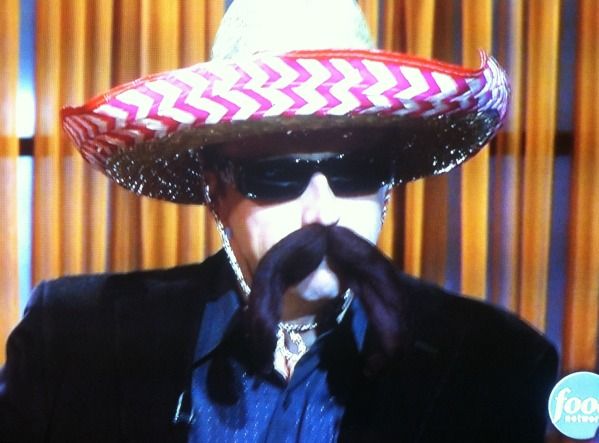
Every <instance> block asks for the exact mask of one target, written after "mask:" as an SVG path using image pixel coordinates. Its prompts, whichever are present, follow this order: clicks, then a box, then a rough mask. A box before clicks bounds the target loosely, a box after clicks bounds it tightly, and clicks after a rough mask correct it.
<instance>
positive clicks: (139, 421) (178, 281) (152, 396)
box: [112, 258, 218, 442]
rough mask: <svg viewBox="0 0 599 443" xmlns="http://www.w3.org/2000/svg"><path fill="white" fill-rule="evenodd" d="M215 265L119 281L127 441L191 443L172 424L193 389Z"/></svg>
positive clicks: (123, 414) (117, 307) (118, 350)
mask: <svg viewBox="0 0 599 443" xmlns="http://www.w3.org/2000/svg"><path fill="white" fill-rule="evenodd" d="M214 262H215V259H214V258H212V259H209V260H208V263H207V265H205V266H204V265H202V266H187V267H182V268H176V269H174V270H170V271H157V272H151V273H136V274H128V275H124V276H115V277H114V279H115V281H114V284H113V285H112V287H113V288H114V295H115V297H116V301H115V305H114V306H115V311H114V315H115V325H116V355H117V373H118V385H119V392H120V403H119V404H120V408H121V410H120V417H121V423H120V428H121V433H122V434H123V437H124V438H125V440H126V441H140V442H142V441H165V442H168V441H185V440H184V439H183V436H184V435H186V429H184V431H185V432H181V429H177V428H176V427H175V426H173V424H172V422H173V417H174V415H175V411H176V409H177V403H178V399H179V396H180V395H181V393H182V392H183V391H185V390H186V389H187V388H188V385H189V381H190V373H191V365H192V359H193V353H194V347H195V343H196V338H197V334H198V328H199V324H200V319H201V318H202V312H203V309H204V304H205V303H206V301H207V300H209V299H210V298H211V297H213V296H214V290H215V287H216V286H218V285H215V277H217V276H218V273H217V274H215V273H214V272H211V271H213V268H214V264H215V263H214ZM117 291H118V292H117Z"/></svg>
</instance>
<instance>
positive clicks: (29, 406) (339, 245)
mask: <svg viewBox="0 0 599 443" xmlns="http://www.w3.org/2000/svg"><path fill="white" fill-rule="evenodd" d="M274 17H287V18H288V20H286V21H280V20H277V19H275V18H274ZM331 17H335V20H331ZM305 20H310V31H311V32H309V33H306V32H305V28H304V27H305V26H306V23H307V22H306V21H305ZM270 26H272V28H270ZM308 34H309V35H308ZM273 35H276V37H277V38H273V37H272V36H273ZM265 36H266V37H267V38H266V37H265ZM279 37H280V38H279ZM323 48H324V49H323ZM328 48H333V49H328ZM335 48H338V49H335ZM346 48H352V49H346ZM298 49H309V50H307V51H301V50H300V51H298ZM423 82H424V83H423ZM173 90H176V91H177V92H176V93H173ZM169 91H170V92H169ZM173 94H174V95H173ZM507 94H508V89H507V83H506V79H505V75H504V74H503V71H502V70H501V68H500V67H499V66H498V65H497V64H496V62H495V61H494V60H492V59H487V58H486V57H485V58H484V60H483V67H482V68H481V69H480V70H467V69H462V68H460V67H456V66H450V65H445V64H441V63H438V62H430V61H425V60H420V59H415V58H411V57H407V56H403V55H399V54H392V53H382V52H378V51H374V50H372V43H371V42H370V38H369V37H368V34H367V32H366V28H365V24H364V19H363V17H362V16H361V13H360V12H359V10H358V9H357V6H356V4H355V2H353V0H351V1H350V0H327V1H326V2H323V1H322V0H320V1H318V2H316V1H312V0H304V1H298V0H296V1H282V0H277V1H274V0H260V1H258V0H254V1H251V0H245V1H244V0H237V1H236V2H234V3H233V5H232V6H231V7H230V8H229V10H228V12H227V15H226V16H225V18H224V19H223V23H222V25H221V29H220V31H219V34H218V36H217V41H216V43H215V48H214V51H213V60H212V61H211V62H209V63H205V64H200V65H197V66H195V67H192V68H188V69H184V70H179V71H173V72H171V73H166V74H162V75H157V76H152V77H149V78H147V79H142V80H140V81H136V82H133V83H131V84H128V85H124V86H121V87H118V88H116V89H115V90H113V91H111V92H110V93H108V94H105V95H103V96H101V97H99V98H96V99H94V100H92V101H91V102H90V103H88V104H87V105H84V106H82V107H80V108H69V109H66V110H65V111H64V115H63V119H64V120H63V122H64V126H65V129H66V130H67V131H68V132H69V134H70V135H71V137H72V138H73V140H74V141H75V143H76V145H77V146H78V148H79V149H80V151H81V152H82V154H83V155H84V157H85V158H86V159H87V160H88V161H90V162H91V163H92V164H93V165H95V166H96V167H98V168H99V169H101V170H102V171H103V172H105V173H106V174H107V175H109V176H110V177H111V178H113V179H114V180H115V181H117V182H118V183H119V184H121V185H123V186H125V187H127V188H128V189H131V190H133V191H135V192H137V193H140V194H144V195H146V196H150V197H156V198H162V199H167V200H170V201H174V202H180V203H202V204H206V205H208V207H209V208H210V209H211V211H212V212H213V214H214V216H215V220H216V223H217V226H218V228H219V230H220V232H221V235H222V239H223V245H224V250H223V251H222V252H219V253H218V254H216V255H215V256H213V257H211V258H209V259H207V260H206V261H205V262H204V263H202V264H200V265H192V266H184V267H178V268H174V269H170V270H158V271H144V272H134V273H129V274H119V275H115V274H105V275H100V276H84V277H71V278H64V279H59V280H57V281H53V282H46V283H43V284H41V285H40V286H39V287H38V288H36V290H35V291H34V293H33V295H32V298H31V302H30V304H29V307H28V310H27V312H26V315H25V317H24V319H23V321H22V322H21V324H20V325H19V326H18V327H17V328H16V329H15V331H14V332H13V334H12V335H11V338H10V340H9V344H8V358H7V365H6V366H5V368H4V369H3V371H2V373H1V374H0V441H10V442H15V441H49V442H70V441H74V442H112V441H139V442H153V441H157V442H166V441H189V442H204V441H239V442H253V441H269V442H285V441H294V442H295V441H310V442H313V441H317V442H320V441H326V442H328V441H368V442H370V441H373V442H377V441H393V442H394V441H401V442H441V441H442V442H453V441H455V442H458V441H460V442H464V441H476V442H506V443H507V442H510V443H511V442H523V443H524V442H527V443H529V442H540V441H542V440H543V433H544V426H545V399H546V395H547V393H548V389H549V385H550V383H551V381H552V380H553V378H554V376H555V370H556V355H555V351H554V350H553V348H552V347H551V346H550V345H549V344H548V343H547V342H546V341H545V339H544V338H542V336H541V335H540V334H538V333H537V332H535V331H533V330H532V329H531V328H529V327H528V326H526V325H525V324H524V323H522V322H521V321H519V320H517V319H516V318H515V317H513V316H512V315H510V314H508V313H506V312H503V311H499V310H497V309H495V308H492V307H489V306H485V305H483V304H480V303H478V302H475V301H472V300H468V299H465V298H461V297H459V296H455V295H453V294H448V293H446V292H445V291H444V290H442V289H440V288H437V287H434V286H431V285H428V284H425V283H423V282H419V281H417V280H414V279H411V278H409V277H407V276H405V275H402V274H401V273H399V272H397V271H396V270H395V269H394V268H393V266H392V264H391V263H390V262H389V261H388V260H387V259H386V258H385V257H384V256H383V255H382V254H381V253H380V252H379V251H378V250H377V249H376V247H375V246H374V244H375V243H376V240H377V238H378V235H379V232H380V229H381V225H382V222H383V219H384V214H385V205H386V202H387V199H388V196H389V192H390V190H391V188H392V187H393V186H394V185H395V184H397V183H400V182H405V181H408V180H411V179H414V178H417V177H420V176H424V175H429V174H434V173H441V172H444V171H447V170H449V169H451V168H452V167H453V166H455V165H457V164H459V163H461V162H462V161H464V160H465V159H466V158H468V157H470V156H471V155H473V154H474V153H476V152H477V150H478V149H479V148H480V147H481V146H482V145H484V143H485V142H486V141H488V139H489V138H490V137H491V136H492V135H493V134H494V133H495V132H496V131H497V129H498V127H499V125H500V123H501V119H502V118H503V115H504V114H505V109H506V102H507ZM148 97H153V98H154V99H156V100H157V103H156V105H155V106H144V105H143V103H146V104H147V100H148ZM157 97H158V98H157ZM142 109H143V110H142Z"/></svg>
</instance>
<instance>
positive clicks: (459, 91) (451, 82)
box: [62, 0, 509, 203]
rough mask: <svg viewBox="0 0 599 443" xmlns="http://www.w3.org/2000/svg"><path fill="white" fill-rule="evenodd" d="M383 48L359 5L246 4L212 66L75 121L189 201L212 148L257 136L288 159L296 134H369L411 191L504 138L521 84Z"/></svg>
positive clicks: (80, 141)
mask: <svg viewBox="0 0 599 443" xmlns="http://www.w3.org/2000/svg"><path fill="white" fill-rule="evenodd" d="M333 18H334V19H333ZM372 46H373V45H372V42H371V39H370V36H369V33H368V30H367V26H366V23H365V20H364V17H363V15H362V13H361V12H360V10H359V8H358V6H357V4H356V3H355V1H354V0H327V1H322V0H236V1H235V2H234V3H233V5H232V6H231V7H230V8H229V10H228V11H227V13H226V14H225V17H224V18H223V21H222V23H221V27H220V29H219V31H218V34H217V38H216V41H215V44H214V48H213V57H212V60H211V61H209V62H206V63H200V64H197V65H194V66H191V67H188V68H184V69H178V70H174V71H170V72H165V73H161V74H155V75H150V76H147V77H144V78H142V79H139V80H136V81H133V82H131V83H127V84H125V85H122V86H119V87H116V88H114V89H112V90H111V91H109V92H108V93H106V94H103V95H101V96H99V97H96V98H95V99H92V100H91V101H89V102H88V103H86V104H85V105H83V106H80V107H67V108H65V109H63V113H62V120H63V126H64V128H65V130H66V131H67V133H68V134H69V136H70V137H71V139H72V140H73V141H74V143H75V144H76V146H77V148H78V149H79V151H80V152H81V154H82V155H83V157H84V158H85V159H86V160H87V161H88V162H90V163H91V164H92V165H93V166H95V167H96V168H97V169H99V170H101V171H102V172H104V173H105V174H106V175H108V176H109V177H111V178H112V179H114V180H115V181H116V182H117V183H119V184H120V185H122V186H124V187H125V188H127V189H130V190H132V191H134V192H136V193H138V194H143V195H147V196H150V197H155V198H160V199H165V200H169V201H174V202H179V203H203V191H202V189H203V186H202V185H203V178H202V172H201V171H202V148H204V147H206V146H219V145H222V144H228V145H231V144H234V145H236V146H238V154H239V155H246V156H247V155H259V154H258V153H256V152H248V151H247V150H250V149H255V146H256V142H255V141H256V140H259V141H260V143H268V140H269V139H276V140H277V143H278V144H277V146H278V148H279V149H280V150H281V153H284V152H285V149H287V150H288V152H290V151H289V150H293V149H294V141H295V140H297V137H298V136H301V137H313V136H314V133H316V132H318V133H320V134H324V133H326V134H329V135H330V134H335V135H339V137H340V138H343V139H348V140H351V139H352V137H354V136H355V137H359V136H358V135H357V134H364V133H368V134H371V135H372V136H373V137H372V139H373V140H377V143H378V144H381V145H384V147H385V149H388V152H389V155H390V157H391V158H392V160H393V162H394V164H395V165H396V166H395V170H396V171H395V175H396V177H395V178H396V181H397V182H405V181H409V180H412V179H415V178H418V177H422V176H426V175H431V174H439V173H442V172H446V171H448V170H450V169H452V168H453V167H455V166H456V165H458V164H460V163H461V162H463V161H464V160H466V159H467V158H468V157H470V156H472V155H473V154H475V153H476V152H477V151H478V150H479V149H480V148H481V147H482V146H483V145H484V144H485V143H486V142H487V141H488V140H489V139H490V138H491V137H492V136H493V135H494V134H495V133H496V131H497V130H498V128H499V126H500V124H501V121H502V119H503V117H504V115H505V112H506V107H507V101H508V94H509V87H508V84H507V79H506V76H505V73H504V71H503V70H502V69H501V67H500V66H499V65H498V64H497V62H496V61H495V60H494V59H493V58H490V57H487V55H486V54H484V53H481V59H482V62H481V67H480V68H479V69H465V68H462V67H460V66H455V65H450V64H446V63H440V62H436V61H429V60H424V59H420V58H416V57H412V56H408V55H404V54H398V53H393V52H384V51H378V50H375V49H372ZM286 139H287V141H288V143H286V142H285V140H286ZM251 140H254V143H248V141H251ZM364 148H368V149H373V148H374V147H373V146H365V147H364ZM377 148H380V147H377ZM215 149H217V148H215ZM244 149H245V150H246V152H244Z"/></svg>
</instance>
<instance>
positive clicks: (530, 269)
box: [0, 0, 599, 442]
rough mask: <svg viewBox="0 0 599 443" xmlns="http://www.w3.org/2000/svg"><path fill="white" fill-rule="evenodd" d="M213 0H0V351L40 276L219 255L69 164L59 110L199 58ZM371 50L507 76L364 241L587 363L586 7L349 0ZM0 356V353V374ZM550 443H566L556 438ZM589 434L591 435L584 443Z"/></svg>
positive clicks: (521, 1) (596, 47) (567, 358)
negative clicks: (495, 129) (471, 143)
mask: <svg viewBox="0 0 599 443" xmlns="http://www.w3.org/2000/svg"><path fill="white" fill-rule="evenodd" d="M229 3H230V2H229V1H223V0H37V1H36V0H3V1H2V4H1V5H0V60H2V62H1V63H0V230H1V232H0V341H1V342H2V345H1V346H2V347H3V346H4V342H5V340H6V337H7V336H8V334H9V332H10V330H11V329H12V328H13V327H14V325H15V324H16V322H17V321H18V319H19V317H20V316H21V315H22V311H23V309H24V307H25V304H26V302H27V297H28V295H29V293H30V291H31V288H32V287H33V286H34V285H35V284H37V283H38V282H40V281H41V280H43V279H49V278H55V277H58V276H61V275H67V274H79V273H87V272H104V271H127V270H131V269H140V268H155V267H168V266H173V265H176V264H179V263H185V262H192V261H199V260H202V259H203V258H204V257H206V256H207V255H209V254H211V253H213V252H214V251H216V250H218V248H219V245H220V243H219V240H218V239H217V236H216V235H215V230H214V228H213V226H212V222H211V220H210V216H209V214H208V213H207V211H205V210H204V209H203V208H202V207H193V206H176V205H173V204H169V203H161V202H156V201H151V200H150V199H147V198H145V197H144V198H140V197H137V196H135V195H132V194H131V195H130V194H129V193H128V192H126V191H124V190H122V189H120V188H118V187H116V186H115V185H112V184H111V183H109V181H108V179H107V178H105V177H104V176H103V175H101V174H100V173H98V172H95V171H93V170H92V169H90V168H88V167H87V166H86V165H84V163H83V160H82V159H81V158H80V157H79V155H78V154H77V153H76V152H75V150H74V148H73V146H72V145H71V144H70V143H69V142H68V140H67V139H66V136H65V134H64V133H63V132H62V131H61V128H60V126H59V110H60V108H61V107H62V106H64V105H66V104H82V103H84V102H85V101H87V100H88V99H90V98H92V97H93V96H95V95H97V94H99V93H102V92H104V91H106V90H108V89H109V88H110V87H112V86H115V85H118V84H121V83H123V82H126V81H129V80H133V79H135V78H138V77H140V76H142V75H146V74H150V73H155V72H159V71H163V70H169V69H173V68H177V67H183V66H188V65H191V64H194V63H198V62H201V61H204V60H207V59H208V58H209V50H210V47H211V42H212V39H213V37H214V33H215V31H216V29H217V26H218V23H219V21H220V19H221V17H222V15H223V13H224V11H225V9H226V8H227V6H228V4H229ZM359 3H360V4H361V6H362V8H363V11H364V13H365V15H366V17H367V19H368V21H369V23H370V26H371V30H372V32H373V34H374V36H375V37H376V38H377V39H378V42H379V47H381V48H384V49H391V50H395V51H402V52H409V53H412V54H417V55H421V56H425V57H434V58H438V59H441V60H445V61H449V62H455V63H460V64H465V65H467V66H470V67H477V66H478V64H479V55H478V49H484V50H486V51H488V52H489V53H491V54H493V55H494V56H495V57H496V58H497V59H498V60H499V61H500V63H501V64H502V65H503V66H504V67H505V68H506V69H507V71H508V73H509V76H510V78H511V84H512V100H511V104H510V111H509V114H508V117H507V121H506V123H505V125H504V127H503V129H502V131H501V133H500V135H499V137H497V139H496V140H494V141H493V142H492V143H491V145H490V146H489V147H488V148H486V149H485V150H483V151H482V152H481V153H480V154H478V155H477V156H476V157H475V158H474V159H473V160H472V161H470V162H468V163H467V164H466V165H464V166H463V167H461V168H458V169H457V170H454V171H453V172H451V173H449V174H446V175H444V176H439V177H434V178H429V179H425V180H419V181H417V182H414V183H411V184H409V185H407V186H405V187H402V188H399V189H397V191H396V192H395V195H394V196H393V200H392V203H391V210H390V215H389V216H388V218H387V221H386V225H385V228H384V232H383V235H382V238H381V241H380V246H381V248H383V250H384V251H385V252H386V253H387V254H389V255H390V256H391V257H392V258H393V259H394V260H395V261H396V262H397V264H398V266H399V267H400V268H402V269H403V270H405V271H406V272H408V273H410V274H413V275H416V276H421V277H422V278H424V279H427V280H430V281H433V282H437V283H438V284H440V285H443V286H445V287H448V288H450V289H453V290H456V291H459V292H463V293H465V294H468V295H469V296H472V297H476V298H479V299H485V300H487V301H488V302H490V303H493V304H496V305H500V306H503V307H504V308H506V309H509V310H511V311H513V312H516V313H517V314H518V315H520V316H521V317H523V318H524V319H526V320H527V321H528V322H529V323H531V324H532V325H534V326H535V327H536V328H538V329H539V330H541V331H544V332H545V333H546V334H547V336H548V337H549V339H550V340H551V341H552V342H553V343H554V344H555V345H556V346H557V347H558V349H559V350H560V353H561V355H562V363H561V364H562V368H561V372H562V374H567V373H570V372H572V371H575V370H593V371H595V372H597V371H598V370H599V369H598V367H597V365H598V362H597V360H598V358H597V354H598V332H597V330H598V318H599V4H597V2H596V1H595V0H561V1H560V0H395V1H394V0H360V1H359ZM3 359H4V352H3V349H2V352H1V353H0V363H1V362H2V361H3ZM550 440H551V441H555V442H557V441H564V442H565V441H569V440H567V439H560V437H558V436H557V435H555V433H554V435H552V437H550ZM595 441H599V439H595Z"/></svg>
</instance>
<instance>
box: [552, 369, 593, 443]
mask: <svg viewBox="0 0 599 443" xmlns="http://www.w3.org/2000/svg"><path fill="white" fill-rule="evenodd" d="M549 417H550V418H551V421H552V423H553V424H554V425H555V427H556V428H557V429H558V430H559V431H560V432H561V433H562V434H564V435H566V436H568V437H570V438H576V439H580V440H584V439H588V438H593V437H594V436H595V434H596V433H597V429H599V375H597V374H593V373H592V372H575V373H574V374H570V375H568V376H567V377H564V378H563V379H561V380H560V381H559V382H558V384H557V385H555V387H554V388H553V390H552V391H551V394H550V395H549Z"/></svg>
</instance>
